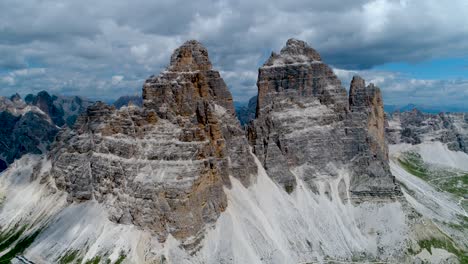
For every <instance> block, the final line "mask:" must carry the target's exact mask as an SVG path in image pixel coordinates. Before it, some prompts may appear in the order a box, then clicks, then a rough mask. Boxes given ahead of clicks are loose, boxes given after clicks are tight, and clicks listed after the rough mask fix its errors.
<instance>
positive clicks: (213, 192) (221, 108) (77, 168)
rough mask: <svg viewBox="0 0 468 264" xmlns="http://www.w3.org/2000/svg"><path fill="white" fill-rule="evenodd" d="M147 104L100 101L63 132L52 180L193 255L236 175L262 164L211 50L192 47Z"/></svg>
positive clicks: (246, 177) (154, 83)
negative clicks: (117, 104) (257, 160)
mask: <svg viewBox="0 0 468 264" xmlns="http://www.w3.org/2000/svg"><path fill="white" fill-rule="evenodd" d="M143 100H144V104H143V107H142V108H139V107H136V106H129V107H122V108H121V109H119V110H116V109H115V108H114V107H111V106H107V105H105V104H103V103H98V104H96V105H94V106H92V107H90V108H89V109H88V110H87V112H86V114H85V115H83V116H81V117H80V118H79V120H78V122H77V124H76V126H75V129H74V130H69V131H66V132H63V133H61V134H60V136H59V137H60V140H58V141H57V142H58V143H57V145H56V146H55V147H54V151H53V152H52V154H51V157H52V159H53V162H52V164H53V166H52V170H51V174H52V176H53V177H54V178H55V179H56V182H57V185H58V187H59V188H60V189H64V190H66V191H67V192H68V193H69V200H70V201H83V200H90V199H96V200H97V201H99V202H100V203H103V204H106V205H107V206H108V208H109V212H110V217H111V220H113V221H115V222H118V223H132V224H134V225H137V226H139V227H141V228H143V229H144V230H148V231H150V232H152V233H153V234H154V235H156V236H157V237H158V238H159V240H160V241H161V242H162V241H165V240H166V238H167V236H168V235H169V234H171V235H172V236H174V237H175V238H177V239H179V240H181V241H182V242H183V245H184V246H185V247H187V248H189V249H193V248H194V247H196V246H197V245H198V242H199V240H200V239H201V238H202V237H203V230H204V228H205V226H207V225H210V224H213V223H214V222H215V221H216V219H217V218H218V216H219V215H220V213H221V212H222V211H224V210H225V208H226V206H227V198H226V195H225V193H224V191H223V188H225V187H227V188H229V186H230V184H231V179H230V177H231V176H232V177H234V178H237V179H238V180H239V181H241V182H242V184H244V185H245V186H248V185H249V184H250V183H251V181H252V176H253V175H255V174H256V172H257V167H256V164H255V162H254V159H253V157H252V155H251V154H250V149H249V145H248V142H247V139H246V137H245V135H244V132H243V130H242V129H241V127H240V124H239V122H238V121H237V119H236V117H235V113H234V107H233V104H232V96H231V94H230V93H229V90H228V89H227V87H226V85H225V83H224V81H223V80H222V79H221V77H220V75H219V72H217V71H215V70H213V68H212V66H211V63H210V61H209V58H208V53H207V51H206V49H205V48H204V47H203V46H202V45H201V44H200V43H198V42H196V41H188V42H186V43H185V44H183V45H182V46H181V47H180V48H178V49H177V50H176V51H175V52H174V54H173V55H172V57H171V63H170V65H169V67H168V68H167V70H166V71H164V72H162V73H161V74H160V75H159V76H152V77H150V78H149V79H148V80H147V81H146V82H145V84H144V87H143Z"/></svg>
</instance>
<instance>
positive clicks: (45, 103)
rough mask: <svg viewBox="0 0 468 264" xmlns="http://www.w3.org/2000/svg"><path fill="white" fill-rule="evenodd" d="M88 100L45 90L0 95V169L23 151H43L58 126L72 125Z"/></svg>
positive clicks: (86, 105)
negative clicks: (22, 95) (57, 94)
mask: <svg viewBox="0 0 468 264" xmlns="http://www.w3.org/2000/svg"><path fill="white" fill-rule="evenodd" d="M91 104H92V102H91V101H89V100H86V99H83V98H81V97H78V96H68V97H67V96H56V95H50V94H49V93H47V92H46V91H42V92H39V93H38V94H36V95H34V94H28V95H27V96H26V97H25V98H24V99H22V98H21V96H20V95H18V94H15V95H13V96H11V97H10V98H7V97H0V123H1V124H2V126H1V127H0V171H3V170H4V169H6V168H7V167H8V164H11V163H12V162H13V161H14V160H15V159H19V158H21V157H22V156H23V155H24V154H27V153H32V154H41V153H44V152H45V151H46V150H47V148H48V146H49V144H50V143H51V142H53V141H54V139H55V136H56V135H57V133H58V131H59V130H60V128H61V127H63V126H65V127H72V126H73V124H74V123H75V121H76V119H77V117H78V116H79V115H80V114H81V113H82V112H83V111H85V110H86V108H87V107H88V106H89V105H91Z"/></svg>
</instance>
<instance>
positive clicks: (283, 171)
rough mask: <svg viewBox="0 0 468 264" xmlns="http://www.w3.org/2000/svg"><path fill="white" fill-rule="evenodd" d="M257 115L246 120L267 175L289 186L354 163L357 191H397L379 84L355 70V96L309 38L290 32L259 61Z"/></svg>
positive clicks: (313, 183) (353, 185) (354, 190)
mask: <svg viewBox="0 0 468 264" xmlns="http://www.w3.org/2000/svg"><path fill="white" fill-rule="evenodd" d="M257 86H258V100H257V111H256V119H255V120H254V121H253V122H252V123H251V125H250V126H249V128H248V137H249V140H250V143H251V144H252V146H253V149H254V153H255V155H256V156H257V157H258V158H259V159H260V161H261V162H262V164H263V165H264V167H265V169H266V170H267V172H268V175H269V176H270V177H271V178H273V179H274V180H275V181H276V182H277V183H278V184H280V185H282V186H284V188H285V190H286V191H288V192H291V191H293V190H294V188H295V185H296V177H301V178H302V179H303V180H304V181H305V182H307V183H308V184H309V185H310V187H311V188H312V189H318V186H317V185H316V180H318V179H321V178H323V177H325V178H326V177H334V176H333V175H334V174H336V172H337V168H343V167H349V168H351V184H350V186H345V182H343V184H342V185H341V186H342V187H343V188H342V189H343V190H345V189H346V188H349V190H350V192H351V193H352V194H354V195H356V196H368V195H377V196H392V195H395V194H399V189H398V187H397V185H396V184H395V181H394V177H393V176H392V175H391V173H390V171H389V168H388V154H387V147H386V143H385V138H384V136H383V133H384V125H383V124H384V116H383V105H382V98H381V94H380V90H379V89H378V88H377V87H375V86H373V85H372V84H371V85H369V86H365V83H364V81H363V80H362V79H360V78H358V77H356V78H355V79H354V80H353V82H352V86H351V92H350V97H349V98H348V96H347V93H346V89H345V88H343V87H342V86H341V82H340V80H339V79H338V78H337V77H336V75H335V74H334V73H333V71H332V70H331V68H330V67H328V66H327V65H326V64H324V63H323V62H322V61H321V59H320V56H319V55H318V53H317V52H316V51H315V50H313V49H312V48H310V47H309V46H308V45H307V44H306V43H305V42H303V41H300V40H295V39H290V40H288V42H287V43H286V47H284V48H283V49H282V50H281V52H280V54H275V53H273V54H272V55H271V57H270V58H269V59H268V61H267V62H266V63H265V64H264V65H263V66H262V67H261V68H260V69H259V77H258V82H257Z"/></svg>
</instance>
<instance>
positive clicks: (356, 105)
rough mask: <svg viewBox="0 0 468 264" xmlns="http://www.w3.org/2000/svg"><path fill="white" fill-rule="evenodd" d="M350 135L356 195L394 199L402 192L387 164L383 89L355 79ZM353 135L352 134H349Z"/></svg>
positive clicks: (349, 125) (352, 83) (351, 95)
mask: <svg viewBox="0 0 468 264" xmlns="http://www.w3.org/2000/svg"><path fill="white" fill-rule="evenodd" d="M349 109H350V113H349V118H348V121H347V124H348V125H347V128H346V130H347V133H348V134H349V135H351V136H352V140H351V142H350V143H351V147H352V152H351V155H348V157H350V158H351V164H352V167H353V171H354V174H355V175H356V176H355V177H353V178H352V182H351V188H352V192H353V193H354V194H360V195H374V194H375V193H378V194H383V195H388V196H391V195H392V194H395V193H399V188H398V187H397V186H396V185H395V182H394V177H393V176H392V175H391V172H390V168H389V165H388V146H387V143H386V138H385V112H384V108H383V101H382V95H381V92H380V89H379V88H378V87H376V86H374V85H373V84H369V85H368V86H366V84H365V81H364V80H363V79H362V78H361V77H359V76H355V77H354V78H353V80H352V81H351V86H350V90H349ZM350 132H351V133H350Z"/></svg>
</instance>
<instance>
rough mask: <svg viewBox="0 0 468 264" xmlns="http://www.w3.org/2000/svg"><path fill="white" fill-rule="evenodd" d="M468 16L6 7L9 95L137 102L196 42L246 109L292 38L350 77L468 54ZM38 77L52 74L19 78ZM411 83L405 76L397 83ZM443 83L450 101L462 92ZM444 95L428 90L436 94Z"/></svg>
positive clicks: (405, 4)
mask: <svg viewBox="0 0 468 264" xmlns="http://www.w3.org/2000/svg"><path fill="white" fill-rule="evenodd" d="M463 10H468V2H467V1H466V0H454V1H451V3H450V4H447V3H444V2H442V1H436V0H413V1H409V0H408V1H406V0H401V1H394V0H357V1H343V0H330V1H318V0H317V1H310V0H297V1H294V2H291V1H289V0H257V1H251V0H248V1H247V0H240V1H227V0H200V1H182V0H158V1H153V0H139V1H111V0H100V1H94V0H93V1H91V0H82V1H58V0H23V1H16V0H3V1H1V2H0V35H1V36H2V37H1V38H0V94H1V95H8V94H12V93H14V92H16V91H19V92H20V93H23V94H24V93H28V92H37V91H38V90H43V89H45V90H49V91H52V92H57V93H65V94H70V93H79V94H81V95H84V96H88V97H91V98H105V99H108V98H115V97H116V96H118V95H122V94H133V93H135V92H139V91H140V90H141V86H142V82H143V80H144V79H145V78H146V77H147V76H149V75H151V74H157V73H158V72H159V71H161V70H162V69H164V67H165V66H167V63H168V60H169V56H170V54H171V52H172V50H173V49H174V48H176V47H177V46H178V45H180V44H181V43H183V42H184V41H185V40H187V39H192V38H195V39H198V40H200V41H202V42H203V43H204V44H205V45H206V46H207V48H208V50H209V52H210V57H211V59H212V61H213V64H214V65H215V67H216V68H217V69H219V70H221V71H222V73H223V77H224V78H225V80H226V82H227V84H228V86H229V87H230V88H231V90H232V91H233V94H234V96H235V98H236V99H238V100H242V101H245V100H248V98H249V97H250V96H253V95H255V93H256V87H255V82H256V75H257V68H258V66H259V65H261V64H262V63H263V61H264V60H265V59H266V58H267V56H268V55H269V54H270V52H271V51H272V50H279V49H280V48H281V46H282V45H283V44H284V43H285V41H286V40H287V39H288V38H290V37H296V38H300V39H304V40H306V41H308V42H309V43H310V44H311V45H312V46H314V47H315V48H316V49H317V50H318V51H319V52H320V53H321V54H322V57H323V58H324V60H325V61H326V62H327V63H330V64H332V65H333V66H335V67H337V68H341V69H347V70H359V71H362V70H367V69H370V68H372V67H374V66H376V65H380V64H383V63H388V62H395V61H409V62H412V61H418V60H427V59H432V58H439V57H447V56H458V55H466V51H467V47H468V15H467V13H466V12H463ZM448 14H449V15H448ZM36 68H40V69H44V70H45V72H44V73H43V74H39V75H38V74H36V75H32V74H28V75H22V76H20V75H17V74H16V73H15V71H18V70H23V69H36ZM115 76H121V77H122V79H121V80H120V81H118V82H117V81H116V77H115ZM387 80H388V79H387ZM410 80H411V78H409V77H408V78H407V77H405V76H402V75H400V77H399V80H398V81H402V82H409V81H410ZM440 82H443V87H447V88H444V89H446V90H445V91H447V92H450V91H452V90H451V88H450V89H449V88H448V87H460V85H461V87H463V84H460V83H459V82H457V81H440ZM460 82H464V81H460ZM384 85H387V83H382V84H381V86H384ZM438 85H439V86H441V85H442V84H438ZM436 86H437V85H435V84H430V83H429V82H427V83H425V84H423V83H421V84H419V87H421V88H420V89H427V90H428V91H429V90H431V89H435V88H434V87H436ZM439 86H437V87H439ZM423 87H427V88H423ZM385 88H386V90H388V91H390V90H391V88H387V87H385ZM454 89H455V90H456V89H460V88H454ZM456 91H459V90H456ZM386 95H387V96H388V97H389V98H390V96H391V95H399V93H398V92H396V91H393V92H392V93H387V94H386ZM416 95H418V96H421V98H422V96H424V94H421V93H415V96H416Z"/></svg>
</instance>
